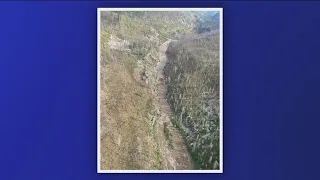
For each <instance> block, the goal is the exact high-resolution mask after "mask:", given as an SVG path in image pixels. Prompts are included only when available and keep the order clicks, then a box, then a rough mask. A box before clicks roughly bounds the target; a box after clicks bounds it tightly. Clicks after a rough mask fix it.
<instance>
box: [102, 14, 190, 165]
mask: <svg viewBox="0 0 320 180" xmlns="http://www.w3.org/2000/svg"><path fill="white" fill-rule="evenodd" d="M194 22H195V17H194V14H193V13H186V12H103V13H102V14H101V29H100V31H101V42H100V43H101V44H100V45H101V51H100V52H101V62H100V66H101V67H100V68H101V69H100V73H101V75H100V78H101V79H100V88H101V89H100V112H101V119H100V148H101V149H100V152H101V159H100V162H101V169H104V170H108V169H172V168H173V169H174V168H182V169H183V168H187V167H189V165H187V166H183V165H182V164H181V162H179V161H175V160H174V159H176V158H178V157H180V156H181V154H176V156H175V155H173V153H171V152H172V150H170V151H168V148H169V146H167V145H168V143H167V142H168V141H169V140H168V138H164V139H161V138H159V137H163V136H164V134H165V132H167V130H166V128H165V126H164V125H163V126H161V125H159V124H158V123H159V121H160V120H161V116H160V117H159V116H157V112H158V111H159V109H160V107H159V104H158V103H157V95H156V92H157V90H158V89H157V88H156V85H157V76H158V74H157V63H158V62H159V46H160V45H161V44H162V43H164V42H165V41H166V40H167V38H178V37H180V36H182V35H187V34H192V33H193V32H192V31H191V30H192V28H193V23H194ZM169 131H170V130H169ZM166 134H167V133H166ZM176 139H177V138H175V139H174V140H176ZM164 141H166V142H164ZM179 142H182V141H179ZM182 146H183V143H182V144H181V147H182ZM175 147H176V146H175ZM165 152H169V155H168V154H167V155H166V154H165ZM185 152H186V151H185ZM169 157H170V158H169ZM172 159H173V160H174V161H173V160H172ZM186 163H187V164H188V163H189V162H186ZM168 164H170V165H168Z"/></svg>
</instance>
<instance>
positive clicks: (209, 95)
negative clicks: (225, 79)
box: [165, 33, 220, 169]
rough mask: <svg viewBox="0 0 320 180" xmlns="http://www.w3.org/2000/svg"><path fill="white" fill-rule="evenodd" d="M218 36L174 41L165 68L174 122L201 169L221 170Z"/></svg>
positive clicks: (200, 36) (214, 34) (197, 166)
mask: <svg viewBox="0 0 320 180" xmlns="http://www.w3.org/2000/svg"><path fill="white" fill-rule="evenodd" d="M219 48H220V47H219V34H218V33H207V34H204V35H198V36H190V37H188V38H186V39H182V40H180V41H176V42H172V43H171V44H170V46H169V48H168V51H167V54H168V55H167V56H168V58H169V60H168V63H167V65H166V67H165V77H166V78H165V80H166V84H167V94H166V95H167V100H168V102H169V104H170V105H171V109H172V111H173V119H172V122H173V123H174V124H175V125H176V127H178V128H179V129H180V130H181V132H182V134H183V135H184V137H185V139H186V144H187V146H188V148H189V151H190V153H191V155H192V158H193V160H194V164H195V166H196V168H198V169H219V164H220V159H219V157H220V156H219V155H220V152H219V147H220V146H219V143H220V142H219V139H220V136H219V134H220V129H219V123H220V119H219V117H220V109H219V107H220V104H219V102H220V99H219V90H220V89H219V88H220V84H219V73H220V72H219V67H220V66H219V61H220V60H219Z"/></svg>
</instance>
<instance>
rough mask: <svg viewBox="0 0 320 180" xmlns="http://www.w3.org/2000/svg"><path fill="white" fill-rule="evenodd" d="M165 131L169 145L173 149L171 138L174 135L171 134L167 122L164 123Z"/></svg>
mask: <svg viewBox="0 0 320 180" xmlns="http://www.w3.org/2000/svg"><path fill="white" fill-rule="evenodd" d="M163 132H164V136H165V138H166V141H167V142H168V145H169V147H170V148H171V149H173V144H172V138H171V136H172V135H171V134H170V131H169V129H168V125H167V123H164V124H163Z"/></svg>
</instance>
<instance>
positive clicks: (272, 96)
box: [0, 1, 320, 180]
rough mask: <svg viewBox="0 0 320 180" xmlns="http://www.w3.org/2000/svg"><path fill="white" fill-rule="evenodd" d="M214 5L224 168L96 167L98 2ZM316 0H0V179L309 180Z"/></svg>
mask: <svg viewBox="0 0 320 180" xmlns="http://www.w3.org/2000/svg"><path fill="white" fill-rule="evenodd" d="M120 6H126V7H133V6H135V7H148V6H149V7H157V6H162V7H170V6H172V7H173V6H175V7H179V6H180V7H181V6H184V7H217V6H218V7H223V8H224V173H223V174H213V175H210V174H209V175H208V174H202V175H192V174H189V175H188V174H184V175H177V174H175V175H169V174H165V175H159V174H157V175H150V174H149V175H143V174H131V175H127V174H113V175H110V174H97V173H96V171H97V165H96V161H97V159H96V156H97V154H96V152H97V149H96V133H97V130H96V126H97V124H96V121H97V114H96V111H97V106H96V104H97V103H96V97H97V88H96V87H97V80H96V73H97V67H96V61H97V50H96V48H97V43H96V39H97V32H96V31H97V24H96V21H97V19H96V14H97V10H96V8H98V7H120ZM319 9H320V3H318V2H199V1H198V2H144V3H141V4H140V3H139V2H115V1H114V2H1V3H0V128H1V130H0V142H1V146H0V179H3V180H11V179H14V180H21V179H25V180H26V179H32V180H38V179H39V180H43V179H46V180H51V179H52V180H62V179H67V180H70V179H76V180H89V179H90V180H95V179H109V178H123V179H124V178H134V179H135V178H136V179H138V178H145V177H147V178H156V179H161V178H166V179H175V178H185V179H193V178H197V179H200V178H201V179H215V180H234V179H235V180H239V179H245V180H257V179H259V180H263V179H268V180H269V179H273V180H276V179H281V180H284V179H291V180H295V179H299V180H300V179H320V177H319V176H320V175H319V173H318V172H319V170H318V168H319V163H320V155H319V153H320V145H319V142H320V141H319V127H320V118H319V115H320V110H319V107H320V103H319V102H320V79H319V78H320V68H319V67H320V55H319V53H320V36H319V33H320V24H319V22H320V10H319Z"/></svg>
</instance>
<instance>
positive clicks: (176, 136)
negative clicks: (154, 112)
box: [156, 40, 193, 170]
mask: <svg viewBox="0 0 320 180" xmlns="http://www.w3.org/2000/svg"><path fill="white" fill-rule="evenodd" d="M170 41H171V40H168V41H166V42H165V43H164V44H162V45H161V46H160V49H159V51H160V62H159V63H158V66H157V76H158V77H157V87H156V91H157V100H158V107H159V118H158V119H159V120H158V122H157V134H158V142H159V147H160V153H161V155H162V166H163V169H179V170H183V169H192V168H193V166H192V163H191V159H190V155H189V153H188V150H187V148H186V146H185V144H184V141H183V138H182V136H181V135H180V133H179V131H178V129H176V128H175V127H173V125H172V123H171V120H170V118H171V109H170V105H169V104H168V103H167V101H166V99H165V83H164V76H163V69H164V66H165V65H166V62H167V57H166V54H165V53H166V51H167V48H168V45H169V43H170Z"/></svg>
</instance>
